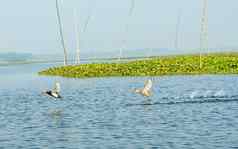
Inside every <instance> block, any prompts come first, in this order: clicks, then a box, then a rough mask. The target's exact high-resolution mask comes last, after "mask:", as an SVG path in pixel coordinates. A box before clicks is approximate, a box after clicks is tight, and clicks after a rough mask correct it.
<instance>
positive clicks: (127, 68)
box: [39, 53, 238, 78]
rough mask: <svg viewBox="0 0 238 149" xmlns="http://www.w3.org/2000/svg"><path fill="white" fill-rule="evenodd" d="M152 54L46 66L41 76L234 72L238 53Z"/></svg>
mask: <svg viewBox="0 0 238 149" xmlns="http://www.w3.org/2000/svg"><path fill="white" fill-rule="evenodd" d="M201 62H202V63H201V64H202V65H201V67H200V56H199V55H179V56H163V57H153V58H150V59H146V60H135V61H130V62H122V63H100V64H96V63H95V64H81V65H74V66H64V67H55V68H49V69H47V70H44V71H41V72H39V74H40V75H52V76H63V77H72V78H83V77H107V76H160V75H181V74H182V75H187V74H188V75H189V74H237V73H238V54H236V53H230V54H225V53H220V54H204V55H202V57H201Z"/></svg>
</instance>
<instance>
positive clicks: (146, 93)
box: [135, 79, 152, 97]
mask: <svg viewBox="0 0 238 149" xmlns="http://www.w3.org/2000/svg"><path fill="white" fill-rule="evenodd" d="M151 89H152V81H151V80H150V79H149V80H147V81H146V82H145V86H144V88H141V89H135V93H139V94H141V95H143V96H146V97H149V96H151Z"/></svg>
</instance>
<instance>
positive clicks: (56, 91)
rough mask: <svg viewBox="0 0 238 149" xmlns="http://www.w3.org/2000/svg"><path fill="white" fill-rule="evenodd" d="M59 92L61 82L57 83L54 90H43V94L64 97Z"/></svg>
mask: <svg viewBox="0 0 238 149" xmlns="http://www.w3.org/2000/svg"><path fill="white" fill-rule="evenodd" d="M59 93H60V83H59V82H56V83H55V86H54V88H53V89H52V90H48V91H45V92H43V94H45V95H48V96H50V97H54V98H62V97H61V96H60V94H59Z"/></svg>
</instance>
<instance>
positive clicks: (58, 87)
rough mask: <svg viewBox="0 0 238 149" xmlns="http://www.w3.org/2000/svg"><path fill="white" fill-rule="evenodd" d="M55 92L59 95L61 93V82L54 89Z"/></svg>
mask: <svg viewBox="0 0 238 149" xmlns="http://www.w3.org/2000/svg"><path fill="white" fill-rule="evenodd" d="M53 92H57V93H59V92H60V83H59V82H56V83H55V87H54V89H53Z"/></svg>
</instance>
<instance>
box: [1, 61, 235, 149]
mask: <svg viewBox="0 0 238 149" xmlns="http://www.w3.org/2000/svg"><path fill="white" fill-rule="evenodd" d="M49 66H50V64H44V65H43V64H29V65H19V66H8V67H0V148H9V149H10V148H11V149H14V148H23V149H26V148H30V149H31V148H34V149H37V148H39V149H46V148H61V149H63V148H65V149H77V148H103V149H104V148H130V149H133V148H141V149H151V148H162V149H163V148H165V149H169V148H172V149H175V148H178V149H180V148H189V149H190V148H196V149H197V148H198V149H205V148H206V149H209V148H226V149H227V148H238V88H237V85H238V76H237V75H227V76H222V75H217V76H215V75H203V76H164V77H152V80H153V83H154V86H153V96H151V97H149V98H144V97H142V96H140V95H137V94H134V93H132V90H133V89H134V88H137V87H142V86H143V84H144V81H145V80H146V79H148V78H150V77H124V78H121V77H114V78H91V79H66V78H60V77H43V76H38V75H37V72H38V71H39V70H41V69H44V68H47V67H49ZM55 81H59V82H60V83H61V88H62V93H61V94H62V96H63V99H62V100H53V99H52V98H50V97H47V96H43V95H41V91H43V90H46V89H50V88H52V86H53V84H54V82H55Z"/></svg>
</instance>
